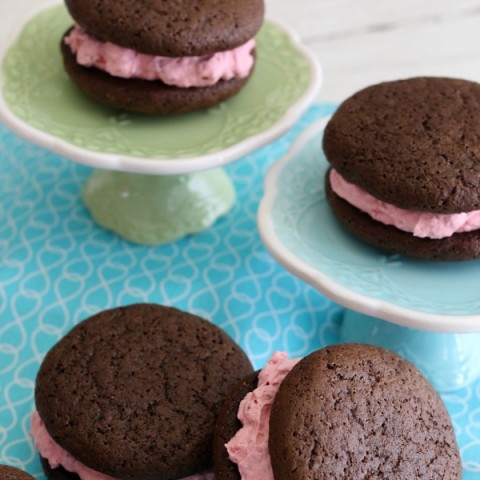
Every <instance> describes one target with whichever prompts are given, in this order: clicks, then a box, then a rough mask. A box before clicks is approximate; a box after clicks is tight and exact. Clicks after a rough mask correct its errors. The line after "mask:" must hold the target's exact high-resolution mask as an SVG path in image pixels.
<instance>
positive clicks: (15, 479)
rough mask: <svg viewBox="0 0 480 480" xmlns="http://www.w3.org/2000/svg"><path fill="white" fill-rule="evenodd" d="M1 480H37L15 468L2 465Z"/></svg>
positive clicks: (0, 470) (0, 467)
mask: <svg viewBox="0 0 480 480" xmlns="http://www.w3.org/2000/svg"><path fill="white" fill-rule="evenodd" d="M0 480H35V479H34V478H33V477H32V476H31V475H29V474H28V473H26V472H24V471H23V470H20V469H18V468H15V467H9V466H7V465H0Z"/></svg>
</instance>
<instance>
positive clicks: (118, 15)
mask: <svg viewBox="0 0 480 480" xmlns="http://www.w3.org/2000/svg"><path fill="white" fill-rule="evenodd" d="M66 5H67V7H68V9H69V11H70V13H71V15H72V17H73V19H74V20H75V22H76V26H75V27H74V28H73V29H72V30H71V31H69V32H67V34H66V35H65V36H64V37H63V39H62V42H61V51H62V55H63V60H64V65H65V69H66V71H67V73H68V75H69V76H70V77H71V79H72V80H73V81H74V83H75V84H76V85H77V86H78V87H79V88H80V89H81V90H82V91H83V92H84V93H86V94H87V95H89V96H90V97H91V98H93V99H94V100H96V101H97V102H99V103H102V104H105V105H107V106H110V107H114V108H118V109H122V110H126V111H132V112H139V113H147V114H171V113H175V114H176V113H185V112H190V111H194V110H199V109H203V108H207V107H211V106H213V105H216V104H218V103H219V102H222V101H224V100H226V99H227V98H230V97H231V96H233V95H235V94H236V93H237V92H238V91H239V90H240V89H241V88H242V87H243V86H244V85H245V84H246V83H247V81H248V79H249V78H250V76H251V74H252V72H253V70H254V64H255V42H254V40H253V37H254V35H255V34H256V33H257V32H258V30H259V29H260V27H261V25H262V22H263V16H264V2H263V0H246V1H243V2H237V1H233V0H228V1H220V0H207V1H204V2H201V3H198V2H188V1H186V0H182V1H176V2H164V1H161V0H154V1H151V2H140V1H138V0H121V1H119V0H117V1H112V0H99V1H92V0H66Z"/></svg>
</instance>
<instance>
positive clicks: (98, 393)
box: [32, 304, 252, 480]
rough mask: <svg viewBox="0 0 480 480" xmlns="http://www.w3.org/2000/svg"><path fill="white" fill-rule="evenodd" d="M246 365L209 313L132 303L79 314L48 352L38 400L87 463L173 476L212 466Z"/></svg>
mask: <svg viewBox="0 0 480 480" xmlns="http://www.w3.org/2000/svg"><path fill="white" fill-rule="evenodd" d="M251 371H252V367H251V365H250V362H249V360H248V359H247V357H246V356H245V354H244V353H243V351H242V350H241V349H240V348H239V347H238V346H237V345H236V344H235V343H234V342H233V341H232V340H231V339H230V338H229V337H228V336H227V335H226V334H225V332H223V331H222V330H221V329H220V328H218V327H216V326H215V325H213V324H211V323H209V322H207V321H206V320H203V319H201V318H199V317H196V316H194V315H190V314H188V313H185V312H182V311H179V310H176V309H174V308H168V307H161V306H158V305H152V304H138V305H131V306H128V307H121V308H116V309H112V310H107V311H104V312H101V313H99V314H97V315H95V316H93V317H91V318H89V319H88V320H85V321H84V322H82V323H80V324H79V325H77V326H76V327H75V328H73V329H72V330H71V331H70V333H69V334H67V335H66V336H65V337H64V338H63V339H61V340H60V341H59V342H58V343H57V344H56V345H55V346H54V347H53V348H52V349H51V350H50V351H49V353H48V354H47V356H46V357H45V360H44V361H43V363H42V365H41V367H40V370H39V373H38V376H37V381H36V387H35V402H36V406H37V410H38V414H39V416H40V418H41V420H42V421H43V424H44V426H45V428H46V430H47V432H48V434H49V435H50V436H51V438H52V439H53V440H54V442H55V443H56V444H58V445H59V446H60V447H61V448H63V449H64V450H66V451H67V452H68V453H69V454H70V455H72V456H73V457H74V458H75V459H76V460H78V461H79V462H81V463H82V464H84V465H86V466H87V467H89V468H91V469H93V470H96V471H99V472H101V473H104V474H107V475H111V476H113V477H115V478H122V479H132V480H137V479H138V480H153V479H156V480H157V479H158V480H162V479H165V480H166V479H169V480H171V479H178V478H183V477H185V476H188V475H191V474H194V473H199V472H202V471H203V470H204V469H206V468H207V467H209V465H210V461H211V455H212V452H211V443H212V436H213V428H214V422H215V419H216V414H217V411H218V409H219V408H220V405H221V404H222V402H223V401H224V399H225V398H226V396H227V394H228V392H229V391H230V390H231V388H232V387H233V386H234V385H235V384H236V383H238V382H239V381H240V380H241V378H243V377H244V376H245V375H247V374H248V373H250V372H251ZM32 424H33V421H32ZM34 438H35V435H34ZM40 452H41V449H40ZM51 471H52V472H55V470H51ZM49 472H50V469H48V468H47V469H46V473H47V475H48V474H49ZM60 475H62V474H61V473H60ZM67 475H68V476H70V474H67ZM51 478H52V479H53V480H54V478H55V477H53V476H52V477H51ZM61 478H65V477H61ZM67 478H68V477H67Z"/></svg>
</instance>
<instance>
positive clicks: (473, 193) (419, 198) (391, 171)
mask: <svg viewBox="0 0 480 480" xmlns="http://www.w3.org/2000/svg"><path fill="white" fill-rule="evenodd" d="M479 106H480V84H478V83H475V82H469V81H466V80H458V79H451V78H435V77H422V78H412V79H408V80H399V81H394V82H386V83H382V84H379V85H374V86H371V87H368V88H366V89H364V90H362V91H360V92H358V93H356V94H355V95H353V96H352V97H350V98H349V99H347V100H346V101H345V102H343V103H342V104H341V105H340V107H339V109H338V110H337V112H336V113H335V114H334V115H333V117H332V118H331V120H330V122H329V123H328V125H327V127H326V129H325V132H324V138H323V149H324V151H325V155H326V157H327V160H328V161H329V162H330V164H331V165H332V167H333V169H334V170H335V172H336V173H338V174H339V175H340V177H341V178H343V180H344V181H346V182H347V184H351V185H349V186H348V188H351V187H352V186H353V187H356V188H358V189H359V190H355V191H354V192H353V193H351V194H350V195H351V197H348V196H346V195H345V192H343V191H342V192H340V191H339V190H338V189H337V186H336V185H333V191H334V192H335V195H336V196H340V197H342V198H343V200H346V201H347V202H348V203H351V204H352V205H353V206H354V207H353V208H354V209H355V210H353V211H352V212H351V213H353V212H355V211H357V214H358V215H359V216H361V215H360V211H359V210H362V211H365V212H366V213H367V214H368V215H370V216H371V217H372V218H374V221H375V222H380V223H382V224H385V225H392V226H393V227H392V228H395V229H397V230H402V231H405V232H407V233H408V234H410V235H414V236H415V237H418V238H416V239H414V240H411V239H410V238H409V237H408V235H403V234H398V235H397V234H393V233H388V232H389V231H390V232H391V228H387V229H380V228H377V231H378V230H379V231H381V239H380V240H375V238H374V237H375V235H376V234H377V232H375V233H373V232H371V233H370V234H365V233H364V230H365V226H364V224H365V222H364V221H363V220H361V219H358V221H352V219H351V218H349V219H348V220H345V218H344V216H342V218H340V220H341V221H342V222H343V223H344V224H345V225H346V226H347V228H349V229H350V231H352V233H354V234H356V235H357V236H359V237H360V238H362V239H363V240H365V241H367V242H368V243H371V244H373V245H375V246H380V247H381V248H385V249H386V250H388V251H395V252H399V253H404V254H406V255H410V256H414V257H419V258H427V259H442V260H464V259H469V258H477V257H479V256H480V249H479V245H478V235H477V234H473V235H465V232H469V231H472V230H477V229H479V228H480V225H479V227H477V226H475V225H474V224H473V223H472V222H471V221H470V220H468V221H467V220H465V219H464V218H463V217H461V216H464V214H465V213H467V214H468V215H469V216H471V215H472V214H474V215H477V213H474V212H476V211H477V210H480V196H479V195H478V192H479V191H480V140H479V138H478V135H477V132H478V131H479V128H480V109H479ZM331 182H332V180H331V178H330V177H328V178H327V184H328V185H329V188H330V186H331ZM335 195H332V194H329V195H328V199H329V201H332V199H334V200H333V201H334V202H336V204H338V203H339V202H338V200H337V198H336V196H335ZM364 195H367V196H371V198H370V197H369V199H368V200H362V202H360V203H357V202H358V199H359V197H360V196H361V197H362V198H363V196H364ZM372 198H373V200H375V201H378V202H383V203H384V204H386V208H388V209H389V211H388V213H387V214H385V215H383V216H379V214H378V210H379V209H384V208H385V205H380V206H378V205H375V206H371V207H368V206H367V207H365V204H366V203H369V202H371V200H372ZM332 207H333V210H334V211H335V213H336V214H338V211H339V208H338V205H332ZM392 207H393V210H395V211H394V212H393V213H392V212H391V209H392ZM364 208H365V209H364ZM342 210H344V209H343V207H342ZM382 211H383V210H382ZM420 214H421V215H420ZM458 214H461V216H458ZM451 215H456V217H451ZM349 217H350V215H349ZM407 217H408V221H405V218H407ZM478 217H479V218H480V212H479V214H478ZM360 224H362V225H363V226H362V227H360V226H359V225H360ZM368 230H369V231H370V230H371V229H370V227H369V228H368ZM457 235H459V236H461V237H462V238H458V239H455V240H454V239H453V238H455V237H456V236H457ZM450 237H452V240H450ZM417 240H418V241H417ZM441 243H446V244H447V245H441ZM430 252H431V253H430Z"/></svg>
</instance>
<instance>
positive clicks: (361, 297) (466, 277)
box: [258, 120, 480, 392]
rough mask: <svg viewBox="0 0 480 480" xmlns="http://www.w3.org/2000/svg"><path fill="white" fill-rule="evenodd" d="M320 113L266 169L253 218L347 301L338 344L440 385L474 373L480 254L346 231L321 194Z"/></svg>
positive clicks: (278, 254)
mask: <svg viewBox="0 0 480 480" xmlns="http://www.w3.org/2000/svg"><path fill="white" fill-rule="evenodd" d="M325 123H326V120H322V121H319V122H317V123H315V124H314V125H312V126H311V127H310V128H309V129H308V130H307V131H306V132H304V134H303V135H301V136H300V137H299V138H298V139H297V141H296V142H295V143H294V144H293V145H292V147H291V148H290V150H289V152H288V153H287V155H286V156H285V157H283V158H282V159H280V160H279V161H278V162H277V163H276V164H275V165H274V166H273V167H272V168H271V169H270V171H269V172H268V175H267V177H266V181H265V195H264V197H263V199H262V201H261V204H260V209H259V214H258V224H259V230H260V235H261V237H262V240H263V242H264V243H265V245H266V247H267V248H268V249H269V251H270V252H271V254H272V255H273V256H274V257H275V258H276V259H277V260H278V261H279V262H280V263H281V264H282V265H283V266H284V267H285V268H287V269H288V270H289V271H291V272H292V273H293V274H294V275H296V276H298V277H300V278H301V279H303V280H305V281H306V282H308V283H310V284H311V285H313V286H314V287H315V288H317V289H318V290H319V291H320V292H322V293H323V294H325V295H326V296H328V297H329V298H331V299H332V300H334V301H335V302H337V303H339V304H341V305H343V306H344V307H345V312H344V318H343V321H342V325H341V330H340V332H339V339H340V341H342V342H362V343H372V344H376V345H380V346H383V347H386V348H388V349H390V350H393V351H395V352H397V353H399V354H401V355H402V356H404V357H405V358H407V359H408V360H410V361H412V362H413V363H414V364H415V365H416V366H417V367H418V368H419V369H420V370H421V371H422V372H423V373H424V374H425V375H426V377H427V378H428V379H429V380H430V382H431V383H432V384H433V385H434V386H435V387H436V388H437V390H439V391H442V392H446V391H451V390H455V389H458V388H461V387H464V386H466V385H468V384H469V383H471V382H473V381H474V380H476V379H477V378H479V377H480V333H479V332H480V288H479V287H478V284H479V280H480V261H469V262H429V261H421V260H414V259H407V258H404V257H402V256H399V255H390V254H385V253H384V252H381V251H379V250H377V249H374V248H371V247H369V246H367V245H365V244H363V243H362V242H360V241H358V240H357V239H355V238H353V237H352V236H351V235H350V234H348V233H347V232H346V231H345V230H344V229H343V228H342V227H341V226H340V224H339V223H338V222H337V220H336V219H335V218H334V217H333V214H332V213H331V211H330V208H329V207H328V204H327V202H326V199H325V193H324V188H323V179H324V174H325V171H326V169H327V168H328V167H327V161H326V159H325V157H324V155H323V153H322V148H321V140H322V132H323V128H324V126H325Z"/></svg>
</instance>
